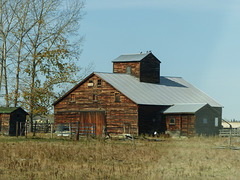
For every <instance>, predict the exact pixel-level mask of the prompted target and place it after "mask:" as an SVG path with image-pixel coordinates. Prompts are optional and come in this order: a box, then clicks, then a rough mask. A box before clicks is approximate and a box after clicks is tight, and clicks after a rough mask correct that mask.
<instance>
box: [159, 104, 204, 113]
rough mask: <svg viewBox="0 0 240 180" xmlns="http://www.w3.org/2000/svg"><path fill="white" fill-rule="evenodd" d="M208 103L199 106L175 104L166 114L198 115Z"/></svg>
mask: <svg viewBox="0 0 240 180" xmlns="http://www.w3.org/2000/svg"><path fill="white" fill-rule="evenodd" d="M206 105H207V104H206V103H199V104H193V103H191V104H174V105H173V106H171V107H169V108H168V109H167V110H165V111H164V112H163V113H164V114H171V113H196V112H197V111H198V110H200V109H201V108H202V107H204V106H206Z"/></svg>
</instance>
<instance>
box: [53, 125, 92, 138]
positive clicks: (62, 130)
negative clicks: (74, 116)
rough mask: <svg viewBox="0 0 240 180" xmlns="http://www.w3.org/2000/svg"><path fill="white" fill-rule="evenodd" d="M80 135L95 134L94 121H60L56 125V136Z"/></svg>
mask: <svg viewBox="0 0 240 180" xmlns="http://www.w3.org/2000/svg"><path fill="white" fill-rule="evenodd" d="M77 132H78V134H79V135H82V136H88V135H90V136H96V124H94V123H77V122H75V123H61V124H58V125H57V128H56V132H55V133H57V136H72V135H75V134H77Z"/></svg>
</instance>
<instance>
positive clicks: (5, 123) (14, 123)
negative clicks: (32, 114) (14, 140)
mask: <svg viewBox="0 0 240 180" xmlns="http://www.w3.org/2000/svg"><path fill="white" fill-rule="evenodd" d="M27 114H28V113H27V112H26V111H24V110H23V109H22V108H21V107H0V133H1V134H4V135H16V127H18V133H19V134H20V129H21V126H22V128H24V127H25V124H24V123H25V122H26V116H27ZM20 125H21V126H20Z"/></svg>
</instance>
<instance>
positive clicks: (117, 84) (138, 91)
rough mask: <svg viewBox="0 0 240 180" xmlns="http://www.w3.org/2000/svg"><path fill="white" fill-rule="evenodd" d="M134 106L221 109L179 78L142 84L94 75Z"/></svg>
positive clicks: (132, 79) (127, 77)
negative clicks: (183, 106) (208, 107)
mask: <svg viewBox="0 0 240 180" xmlns="http://www.w3.org/2000/svg"><path fill="white" fill-rule="evenodd" d="M95 74H96V75H98V76H99V77H101V78H102V79H104V80H105V81H106V82H108V83H109V84H111V85H112V86H113V87H114V88H116V89H118V90H119V91H120V92H122V93H123V94H124V95H126V96H127V97H128V98H130V99H131V100H132V101H134V102H135V103H136V104H140V105H173V104H178V103H196V104H198V103H203V104H204V103H205V104H206V103H208V104H209V105H210V106H212V107H222V105H221V104H219V103H217V102H216V101H215V100H214V99H212V98H211V97H209V96H208V95H207V94H205V93H203V92H202V91H200V90H199V89H197V88H195V87H194V86H193V85H191V84H189V83H188V82H186V81H185V80H184V79H182V78H180V77H160V84H153V83H144V82H139V80H138V79H137V78H136V77H134V76H131V75H128V74H117V73H95Z"/></svg>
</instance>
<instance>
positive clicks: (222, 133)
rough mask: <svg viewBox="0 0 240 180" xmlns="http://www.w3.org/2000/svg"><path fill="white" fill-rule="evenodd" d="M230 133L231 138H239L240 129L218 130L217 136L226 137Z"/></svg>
mask: <svg viewBox="0 0 240 180" xmlns="http://www.w3.org/2000/svg"><path fill="white" fill-rule="evenodd" d="M230 132H231V136H235V137H238V136H240V129H238V128H232V129H230V128H223V129H220V130H219V136H222V137H226V136H229V135H230Z"/></svg>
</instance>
